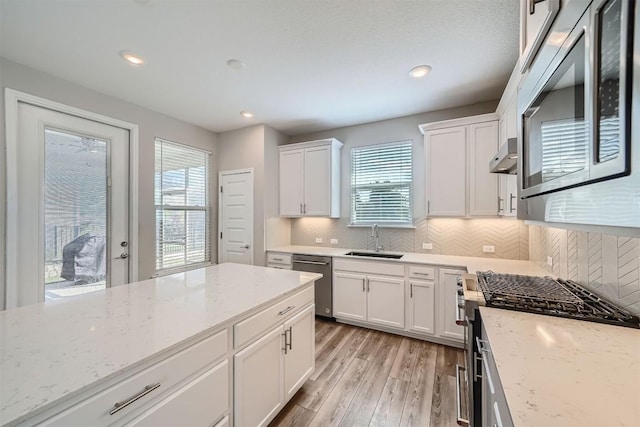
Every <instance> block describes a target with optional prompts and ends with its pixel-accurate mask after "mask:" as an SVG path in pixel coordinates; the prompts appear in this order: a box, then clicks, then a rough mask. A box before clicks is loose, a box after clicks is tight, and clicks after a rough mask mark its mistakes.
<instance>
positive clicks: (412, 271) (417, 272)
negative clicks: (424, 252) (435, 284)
mask: <svg viewBox="0 0 640 427" xmlns="http://www.w3.org/2000/svg"><path fill="white" fill-rule="evenodd" d="M409 277H412V278H415V279H423V280H435V279H436V269H435V268H433V267H422V266H418V265H410V266H409Z"/></svg>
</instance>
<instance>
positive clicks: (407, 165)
mask: <svg viewBox="0 0 640 427" xmlns="http://www.w3.org/2000/svg"><path fill="white" fill-rule="evenodd" d="M412 154H413V152H412V143H411V141H401V142H396V143H391V144H380V145H372V146H366V147H357V148H352V149H351V224H353V225H359V224H362V225H367V224H387V225H412V189H411V183H412Z"/></svg>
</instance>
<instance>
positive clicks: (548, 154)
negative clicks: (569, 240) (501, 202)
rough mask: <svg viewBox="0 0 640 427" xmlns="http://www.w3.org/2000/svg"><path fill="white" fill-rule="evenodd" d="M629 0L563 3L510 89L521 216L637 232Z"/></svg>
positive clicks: (638, 147) (636, 55) (638, 38)
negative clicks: (519, 80)
mask: <svg viewBox="0 0 640 427" xmlns="http://www.w3.org/2000/svg"><path fill="white" fill-rule="evenodd" d="M638 19H639V15H638V6H637V4H636V1H634V0H593V1H584V0H573V1H571V0H568V1H565V2H563V5H562V8H561V10H560V13H559V14H558V15H557V17H556V19H555V21H554V23H553V25H552V27H551V29H550V32H549V34H548V35H547V38H546V41H545V44H544V45H543V46H542V48H541V49H540V51H539V52H538V54H537V57H536V59H535V61H534V63H533V65H532V66H531V68H530V69H529V72H528V73H527V75H526V76H524V78H523V81H522V83H521V86H520V89H519V91H518V114H519V118H520V120H519V123H518V132H519V136H520V137H519V138H518V140H519V147H518V152H519V153H520V155H519V158H518V177H519V178H518V180H519V186H520V188H519V190H520V197H521V198H522V199H524V201H525V202H526V203H525V205H526V206H525V208H526V209H525V210H524V215H523V216H524V218H525V219H530V220H539V221H546V222H560V223H563V222H566V223H582V224H597V225H611V226H624V227H640V155H638V151H640V112H639V111H638V110H639V108H640V97H639V96H638V92H639V89H638V86H639V85H640V71H639V69H640V35H639V34H638V31H637V29H636V28H637V26H636V25H634V23H635V22H637V21H638Z"/></svg>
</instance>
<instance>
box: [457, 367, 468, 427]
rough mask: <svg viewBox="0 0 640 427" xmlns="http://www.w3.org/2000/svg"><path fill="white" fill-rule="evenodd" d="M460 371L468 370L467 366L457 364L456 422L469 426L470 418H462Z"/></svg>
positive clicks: (464, 426) (465, 426)
mask: <svg viewBox="0 0 640 427" xmlns="http://www.w3.org/2000/svg"><path fill="white" fill-rule="evenodd" d="M460 371H466V368H465V367H464V366H461V365H456V422H457V423H458V425H459V426H463V427H469V420H468V419H465V418H462V398H461V394H460ZM467 386H468V385H467Z"/></svg>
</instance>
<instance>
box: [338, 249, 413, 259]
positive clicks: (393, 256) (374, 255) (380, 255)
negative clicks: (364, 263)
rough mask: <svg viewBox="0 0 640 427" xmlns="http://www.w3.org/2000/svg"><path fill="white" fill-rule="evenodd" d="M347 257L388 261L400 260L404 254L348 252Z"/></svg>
mask: <svg viewBox="0 0 640 427" xmlns="http://www.w3.org/2000/svg"><path fill="white" fill-rule="evenodd" d="M345 255H349V256H366V257H369V258H387V259H400V258H402V257H403V256H404V255H402V254H385V253H384V252H357V251H353V252H348V253H346V254H345Z"/></svg>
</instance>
